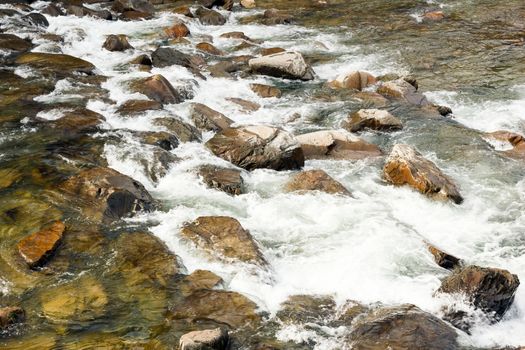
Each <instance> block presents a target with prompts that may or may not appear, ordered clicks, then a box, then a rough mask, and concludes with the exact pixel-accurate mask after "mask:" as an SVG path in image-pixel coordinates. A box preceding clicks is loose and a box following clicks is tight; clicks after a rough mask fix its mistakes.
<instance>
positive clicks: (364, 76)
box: [328, 71, 377, 91]
mask: <svg viewBox="0 0 525 350" xmlns="http://www.w3.org/2000/svg"><path fill="white" fill-rule="evenodd" d="M376 82H377V79H376V78H375V77H374V76H373V75H372V74H370V73H368V72H362V71H354V72H350V73H348V74H342V75H340V76H338V77H337V78H336V79H335V80H332V81H330V82H329V83H328V85H329V86H330V87H331V88H333V89H355V90H359V91H361V90H363V89H365V88H366V87H368V86H370V85H374V84H375V83H376Z"/></svg>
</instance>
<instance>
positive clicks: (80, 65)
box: [15, 52, 95, 74]
mask: <svg viewBox="0 0 525 350" xmlns="http://www.w3.org/2000/svg"><path fill="white" fill-rule="evenodd" d="M15 63H17V64H25V65H28V66H31V67H34V68H36V69H43V70H48V71H53V72H62V73H85V74H93V71H94V70H95V66H94V65H93V64H91V63H89V62H87V61H84V60H83V59H80V58H77V57H73V56H69V55H64V54H54V53H44V52H28V53H25V54H22V55H20V56H18V57H17V58H16V60H15Z"/></svg>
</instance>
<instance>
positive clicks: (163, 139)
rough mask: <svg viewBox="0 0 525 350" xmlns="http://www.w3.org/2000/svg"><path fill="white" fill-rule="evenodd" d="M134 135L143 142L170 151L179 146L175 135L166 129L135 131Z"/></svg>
mask: <svg viewBox="0 0 525 350" xmlns="http://www.w3.org/2000/svg"><path fill="white" fill-rule="evenodd" d="M135 135H137V136H138V137H139V138H140V140H141V141H142V142H143V143H145V144H147V145H152V146H157V147H160V148H162V149H163V150H166V151H171V150H172V149H175V148H177V147H178V146H179V140H178V139H177V137H176V136H175V135H173V134H171V133H169V132H166V131H137V132H135Z"/></svg>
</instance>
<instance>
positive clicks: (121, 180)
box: [61, 168, 154, 221]
mask: <svg viewBox="0 0 525 350" xmlns="http://www.w3.org/2000/svg"><path fill="white" fill-rule="evenodd" d="M61 188H62V189H63V190H64V191H65V192H66V193H68V194H70V195H73V196H75V198H78V199H79V200H80V201H81V203H80V205H81V207H82V209H83V211H84V212H85V213H86V214H87V215H88V216H90V217H91V216H92V217H94V218H95V219H103V220H105V221H113V220H116V219H119V218H121V217H123V216H126V215H129V214H133V213H135V212H137V211H141V210H145V211H149V210H152V209H153V208H154V202H153V198H152V197H151V195H150V194H149V193H148V191H146V189H145V188H144V186H143V185H142V184H141V183H140V182H138V181H136V180H133V179H132V178H130V177H129V176H126V175H124V174H121V173H119V172H118V171H116V170H113V169H110V168H93V169H88V170H83V171H81V172H80V173H79V174H77V175H75V176H73V177H71V178H69V179H68V180H66V181H65V182H64V183H63V184H62V186H61Z"/></svg>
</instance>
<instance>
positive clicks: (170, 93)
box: [132, 74, 184, 104]
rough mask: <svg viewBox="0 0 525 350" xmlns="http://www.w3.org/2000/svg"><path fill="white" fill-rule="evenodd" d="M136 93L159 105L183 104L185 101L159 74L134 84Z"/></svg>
mask: <svg viewBox="0 0 525 350" xmlns="http://www.w3.org/2000/svg"><path fill="white" fill-rule="evenodd" d="M132 87H133V88H134V90H135V91H137V92H140V93H141V94H144V95H146V96H147V97H149V98H150V99H152V100H154V101H157V102H159V103H166V104H169V103H181V102H182V101H184V99H183V97H182V96H181V94H180V92H179V91H177V90H175V88H174V87H173V85H171V83H170V82H169V81H168V80H167V79H166V78H164V77H163V76H162V75H160V74H157V75H153V76H151V77H149V78H145V79H139V80H136V81H134V82H133V84H132Z"/></svg>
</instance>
